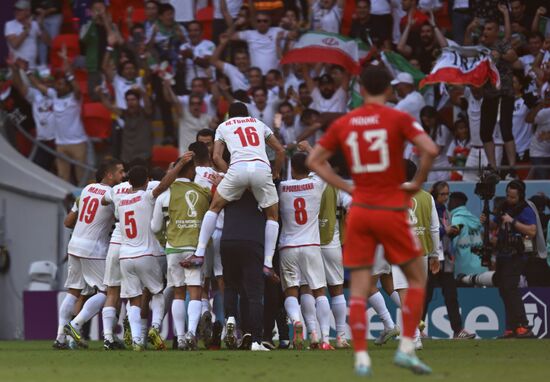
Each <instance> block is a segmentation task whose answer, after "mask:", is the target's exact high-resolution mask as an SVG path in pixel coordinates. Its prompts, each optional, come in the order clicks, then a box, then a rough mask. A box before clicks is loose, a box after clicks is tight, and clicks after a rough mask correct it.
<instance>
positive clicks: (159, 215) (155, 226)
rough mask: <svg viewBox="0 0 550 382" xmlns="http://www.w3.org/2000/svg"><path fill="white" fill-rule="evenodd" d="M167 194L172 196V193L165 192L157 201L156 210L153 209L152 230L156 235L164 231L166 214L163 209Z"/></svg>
mask: <svg viewBox="0 0 550 382" xmlns="http://www.w3.org/2000/svg"><path fill="white" fill-rule="evenodd" d="M166 194H168V195H170V191H169V190H168V191H166V192H164V193H163V194H162V195H161V196H159V197H158V198H157V200H156V201H155V208H154V209H153V218H152V219H151V230H152V231H153V232H154V233H157V232H160V231H162V226H163V225H164V213H163V211H162V207H163V204H164V200H165V199H166Z"/></svg>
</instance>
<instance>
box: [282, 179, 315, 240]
mask: <svg viewBox="0 0 550 382" xmlns="http://www.w3.org/2000/svg"><path fill="white" fill-rule="evenodd" d="M325 188H326V183H325V182H323V180H321V178H319V177H317V176H315V175H314V176H310V177H308V178H304V179H292V180H286V181H284V182H281V184H280V185H279V207H280V211H281V220H282V228H281V236H280V237H279V249H283V248H294V247H305V246H320V242H321V240H320V237H319V209H320V208H321V199H322V197H323V192H324V191H325Z"/></svg>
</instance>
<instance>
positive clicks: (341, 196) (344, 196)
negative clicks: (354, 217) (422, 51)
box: [338, 190, 352, 211]
mask: <svg viewBox="0 0 550 382" xmlns="http://www.w3.org/2000/svg"><path fill="white" fill-rule="evenodd" d="M351 201H352V198H351V195H350V194H348V193H347V192H346V191H342V190H338V205H339V206H342V207H344V208H345V209H346V211H347V210H349V207H350V206H351Z"/></svg>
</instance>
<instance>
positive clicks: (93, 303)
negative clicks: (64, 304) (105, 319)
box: [71, 293, 107, 330]
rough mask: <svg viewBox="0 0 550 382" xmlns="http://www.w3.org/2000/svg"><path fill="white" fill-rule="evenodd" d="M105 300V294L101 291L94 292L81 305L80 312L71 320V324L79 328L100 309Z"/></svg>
mask: <svg viewBox="0 0 550 382" xmlns="http://www.w3.org/2000/svg"><path fill="white" fill-rule="evenodd" d="M105 300H107V296H106V295H105V294H103V293H96V294H95V295H93V296H92V297H90V298H89V299H88V300H87V301H86V302H85V303H84V306H82V309H81V310H80V313H78V315H77V316H76V317H75V318H74V319H73V320H72V321H71V325H73V326H74V327H75V328H77V329H78V330H80V328H81V327H82V325H84V324H85V323H86V322H88V321H89V320H90V319H91V318H92V317H93V316H95V315H96V314H98V313H99V312H100V311H101V308H103V305H105Z"/></svg>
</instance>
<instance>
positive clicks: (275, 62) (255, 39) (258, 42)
mask: <svg viewBox="0 0 550 382" xmlns="http://www.w3.org/2000/svg"><path fill="white" fill-rule="evenodd" d="M251 21H252V25H253V26H254V27H255V29H254V30H245V31H242V32H237V33H236V34H234V35H233V36H232V39H234V40H243V41H246V43H247V44H248V52H249V55H250V58H251V64H252V66H256V67H258V68H260V69H261V70H262V74H263V75H265V74H267V72H268V71H269V70H271V69H277V68H278V67H279V59H278V58H277V46H276V41H277V36H278V35H279V38H281V35H282V36H284V35H285V34H286V31H285V30H284V29H282V28H279V27H271V26H270V25H271V17H270V16H269V14H268V13H265V12H258V13H257V14H256V18H254V17H252V18H251ZM237 23H239V20H238V21H237Z"/></svg>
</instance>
